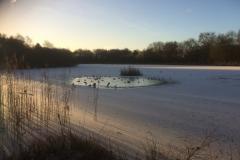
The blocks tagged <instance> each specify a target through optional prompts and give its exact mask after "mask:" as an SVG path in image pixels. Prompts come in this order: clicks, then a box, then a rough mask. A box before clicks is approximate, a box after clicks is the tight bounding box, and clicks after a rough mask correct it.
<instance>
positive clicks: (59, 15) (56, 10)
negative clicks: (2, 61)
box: [0, 0, 240, 50]
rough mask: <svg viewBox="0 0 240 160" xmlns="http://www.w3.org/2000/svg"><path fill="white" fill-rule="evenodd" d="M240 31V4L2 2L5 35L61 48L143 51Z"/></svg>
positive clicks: (192, 0)
mask: <svg viewBox="0 0 240 160" xmlns="http://www.w3.org/2000/svg"><path fill="white" fill-rule="evenodd" d="M239 29H240V0H0V33H5V34H7V35H16V34H18V33H19V34H22V35H24V36H29V37H31V38H32V39H33V41H34V42H35V43H36V42H40V43H42V42H43V41H44V40H49V41H50V42H52V43H53V44H54V45H55V46H56V47H63V48H69V49H71V50H74V49H78V48H83V49H84V48H87V49H95V48H107V49H108V48H130V49H143V48H146V47H147V46H148V44H149V43H151V42H154V41H172V40H176V41H182V40H186V39H188V38H191V37H193V38H197V37H198V34H199V33H200V32H207V31H210V32H211V31H213V32H217V33H219V32H220V33H222V32H227V31H230V30H235V31H237V30H239Z"/></svg>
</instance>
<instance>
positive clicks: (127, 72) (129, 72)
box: [120, 67, 142, 76]
mask: <svg viewBox="0 0 240 160" xmlns="http://www.w3.org/2000/svg"><path fill="white" fill-rule="evenodd" d="M120 76H142V73H141V71H140V70H139V69H137V68H133V67H128V68H123V69H121V71H120Z"/></svg>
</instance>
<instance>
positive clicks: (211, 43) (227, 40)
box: [0, 30, 240, 68]
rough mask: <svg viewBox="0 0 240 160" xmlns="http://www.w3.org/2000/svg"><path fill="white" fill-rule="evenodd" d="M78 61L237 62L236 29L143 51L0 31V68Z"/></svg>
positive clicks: (239, 61)
mask: <svg viewBox="0 0 240 160" xmlns="http://www.w3.org/2000/svg"><path fill="white" fill-rule="evenodd" d="M79 63H103V64H106V63H112V64H113V63H119V64H124V63H125V64H127V63H128V64H130V63H132V64H189V65H240V30H239V32H235V31H230V32H227V33H224V34H216V33H213V32H206V33H201V34H200V35H199V37H198V39H193V38H191V39H188V40H186V41H183V42H176V41H171V42H154V43H152V44H150V45H149V46H148V47H147V48H146V49H144V50H129V49H110V50H106V49H96V50H93V51H92V50H86V49H85V50H84V49H78V50H76V51H70V50H68V49H61V48H55V47H54V46H53V45H52V44H51V43H50V42H48V41H46V42H44V44H43V45H40V44H38V43H37V44H35V45H33V44H32V41H31V39H30V38H28V37H23V36H21V35H18V36H15V37H13V36H11V37H7V36H6V35H4V34H0V68H4V67H9V66H10V67H14V68H40V67H66V66H74V65H76V64H79Z"/></svg>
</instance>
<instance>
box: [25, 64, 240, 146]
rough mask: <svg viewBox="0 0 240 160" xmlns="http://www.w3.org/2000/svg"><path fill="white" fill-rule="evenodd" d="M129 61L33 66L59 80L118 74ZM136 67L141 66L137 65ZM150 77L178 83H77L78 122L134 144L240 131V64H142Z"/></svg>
mask: <svg viewBox="0 0 240 160" xmlns="http://www.w3.org/2000/svg"><path fill="white" fill-rule="evenodd" d="M126 66H127V65H97V64H95V65H90V64H89V65H78V66H77V67H73V68H57V69H48V70H47V71H46V70H30V71H27V72H30V73H31V74H33V75H35V76H33V77H34V78H36V79H38V77H39V75H41V74H42V73H43V72H46V73H47V74H48V75H49V77H50V79H51V80H53V81H54V82H56V83H59V82H60V83H61V82H71V80H72V79H74V78H77V77H79V76H118V75H119V72H120V69H121V68H123V67H126ZM133 66H135V65H133ZM135 67H137V68H139V69H140V70H141V71H142V73H143V74H144V75H145V76H149V77H156V78H164V79H169V80H173V81H175V82H176V83H174V84H166V85H159V86H150V87H144V88H128V89H112V90H109V89H99V90H96V89H93V88H89V87H75V89H74V90H75V91H74V92H75V93H74V103H75V104H76V105H75V106H76V107H75V108H74V109H73V111H72V118H73V119H74V120H75V121H76V123H78V124H80V125H83V126H85V127H87V128H90V129H92V130H94V131H97V132H100V133H103V134H107V135H108V136H110V137H115V138H117V139H122V140H123V139H125V140H126V137H127V138H129V139H131V142H132V143H135V142H136V141H138V140H142V139H143V137H146V136H149V135H151V136H153V137H154V138H156V139H158V140H159V141H161V142H162V143H171V142H174V143H175V142H176V141H178V140H179V139H181V138H182V137H183V138H184V137H187V136H189V135H190V136H193V137H194V136H196V137H198V136H200V135H201V134H202V133H203V132H204V131H206V130H215V133H216V134H217V135H218V136H222V137H223V136H231V137H234V138H236V139H237V138H239V137H240V136H239V135H240V67H208V66H161V65H136V66H135Z"/></svg>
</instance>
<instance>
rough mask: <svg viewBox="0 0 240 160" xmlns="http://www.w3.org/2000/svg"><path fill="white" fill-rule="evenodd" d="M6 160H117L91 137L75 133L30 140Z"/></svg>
mask: <svg viewBox="0 0 240 160" xmlns="http://www.w3.org/2000/svg"><path fill="white" fill-rule="evenodd" d="M6 159H7V160H96V159H98V160H117V159H118V158H116V156H115V155H114V154H113V152H112V151H109V150H107V149H106V148H103V147H102V146H100V145H99V144H97V143H96V142H95V141H94V140H93V139H90V138H89V139H82V138H80V137H78V136H75V135H72V134H70V135H68V136H66V135H64V136H63V135H61V136H48V137H46V138H44V140H43V139H41V140H36V141H34V142H32V143H31V144H30V145H29V147H27V148H26V149H24V150H22V151H21V152H20V153H18V154H17V155H12V156H11V157H8V158H6Z"/></svg>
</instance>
